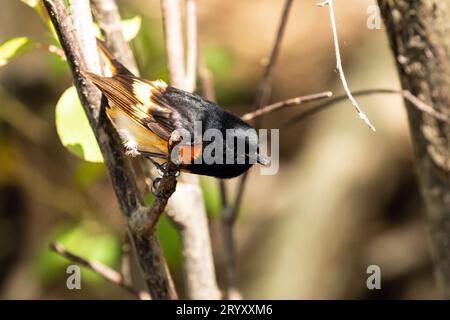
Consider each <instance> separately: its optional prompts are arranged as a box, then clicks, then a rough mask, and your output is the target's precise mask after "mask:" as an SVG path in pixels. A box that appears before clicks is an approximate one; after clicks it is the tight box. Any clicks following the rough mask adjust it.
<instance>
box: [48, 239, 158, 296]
mask: <svg viewBox="0 0 450 320" xmlns="http://www.w3.org/2000/svg"><path fill="white" fill-rule="evenodd" d="M49 247H50V250H52V251H53V252H55V253H57V254H59V255H60V256H63V257H64V258H66V259H67V260H69V261H71V262H74V263H76V264H79V265H81V266H83V267H86V268H88V269H90V270H92V271H94V272H95V273H96V274H98V275H99V276H101V277H102V278H103V279H105V280H106V281H108V282H111V283H112V284H114V285H116V286H119V287H121V288H122V289H125V290H126V291H128V292H129V293H131V294H133V295H134V296H136V297H138V298H139V299H141V300H149V299H150V296H149V294H148V293H147V292H145V291H137V290H136V289H135V288H133V287H132V286H130V285H129V284H128V283H126V282H125V281H124V277H122V275H121V274H120V273H119V272H117V271H116V270H114V269H112V268H110V267H108V266H106V265H104V264H103V263H101V262H99V261H89V260H87V259H85V258H83V257H81V256H79V255H76V254H75V253H72V252H70V251H69V250H67V249H66V248H65V247H64V246H63V245H62V244H60V243H56V242H52V243H50V245H49Z"/></svg>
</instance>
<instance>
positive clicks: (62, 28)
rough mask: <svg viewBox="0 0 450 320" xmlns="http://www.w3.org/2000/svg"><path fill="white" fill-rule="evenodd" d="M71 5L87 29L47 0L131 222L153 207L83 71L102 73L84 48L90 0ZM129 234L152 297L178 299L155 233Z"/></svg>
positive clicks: (89, 32) (59, 5)
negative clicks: (145, 199)
mask: <svg viewBox="0 0 450 320" xmlns="http://www.w3.org/2000/svg"><path fill="white" fill-rule="evenodd" d="M71 4H72V7H73V6H84V8H72V10H71V12H85V13H86V12H88V14H86V15H84V16H77V18H76V19H80V20H79V21H78V22H77V24H79V25H80V24H81V25H83V26H84V27H85V28H82V29H80V30H78V29H74V27H73V25H72V22H71V20H70V18H69V17H68V15H67V11H66V8H65V5H64V1H63V0H44V5H45V7H46V9H47V11H48V14H49V16H50V19H51V21H52V24H53V26H54V28H55V30H56V33H57V35H58V38H59V41H60V43H61V46H62V48H63V50H64V54H65V56H66V58H67V61H68V63H69V67H70V70H71V72H72V75H73V78H74V83H75V86H76V88H77V91H78V95H79V97H80V100H81V103H82V105H83V107H84V109H85V112H86V115H87V117H88V119H89V122H90V124H91V127H92V129H93V131H94V133H95V136H96V138H97V141H98V142H99V146H100V150H101V151H102V154H103V158H104V160H105V165H106V167H107V169H108V172H109V175H110V177H111V181H112V185H113V188H114V191H115V193H116V197H117V200H118V202H119V205H120V208H121V211H122V213H123V215H124V218H125V220H126V221H127V225H128V223H129V222H130V221H131V219H132V218H133V217H135V216H139V215H142V216H145V215H146V214H148V213H149V208H147V207H145V206H144V205H143V200H142V196H141V194H140V192H139V190H138V188H137V185H136V181H135V177H134V172H133V169H132V167H131V164H130V161H129V159H128V158H127V157H125V155H124V154H123V148H122V144H121V142H120V140H119V138H118V136H117V133H116V132H115V130H114V128H113V127H112V126H111V124H110V122H109V121H107V120H106V119H105V117H104V114H102V113H100V112H99V110H100V103H101V99H100V97H101V95H100V92H99V91H98V90H97V89H96V88H95V87H94V86H93V85H92V84H90V83H88V82H87V81H86V79H85V78H84V77H83V76H82V75H81V73H80V71H82V70H88V71H91V72H95V73H100V69H99V68H98V69H90V68H92V64H91V63H90V62H87V61H88V60H90V59H93V58H94V59H98V54H97V52H95V54H94V53H92V55H89V54H87V52H86V51H84V50H85V46H86V44H85V43H84V41H85V39H87V38H89V37H90V38H94V35H93V34H92V32H93V30H94V29H93V25H92V22H91V21H92V20H91V18H90V11H89V2H88V1H87V0H77V1H72V2H71ZM83 18H86V20H84V21H82V20H81V19H83ZM81 30H83V31H84V32H86V34H78V35H77V32H80V31H81ZM89 67H90V68H89ZM128 233H129V235H130V239H131V243H132V245H133V246H134V249H135V252H136V254H137V258H138V262H139V265H140V267H141V271H142V274H143V277H144V279H145V283H146V285H147V288H148V290H149V292H150V294H151V296H152V298H153V299H172V298H176V292H175V290H174V287H173V283H172V280H171V277H170V274H169V273H168V268H167V265H166V262H165V260H164V257H163V255H162V252H161V248H160V245H159V242H158V240H157V239H156V237H155V236H154V234H150V235H148V236H141V235H139V234H137V233H136V232H135V231H134V230H132V229H130V228H129V227H128Z"/></svg>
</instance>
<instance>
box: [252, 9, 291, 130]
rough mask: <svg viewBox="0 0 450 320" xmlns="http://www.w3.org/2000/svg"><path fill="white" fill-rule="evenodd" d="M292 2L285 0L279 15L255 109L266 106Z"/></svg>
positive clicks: (256, 124)
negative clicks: (278, 22)
mask: <svg viewBox="0 0 450 320" xmlns="http://www.w3.org/2000/svg"><path fill="white" fill-rule="evenodd" d="M292 3H293V0H286V1H285V3H284V8H283V13H282V15H281V19H280V24H279V26H278V30H277V33H276V36H275V42H274V44H273V47H272V51H271V53H270V57H269V61H268V62H267V65H266V67H265V69H264V73H263V76H262V79H261V82H260V84H259V87H258V91H257V93H256V98H255V109H259V108H262V107H263V106H264V105H266V104H267V102H268V100H269V95H270V89H271V83H270V80H271V79H272V73H273V70H274V67H275V64H276V62H277V58H278V53H279V52H280V46H281V40H282V39H283V35H284V31H285V30H286V24H287V21H288V16H289V12H290V10H291V7H292ZM259 124H260V122H259V120H258V121H256V123H255V127H259Z"/></svg>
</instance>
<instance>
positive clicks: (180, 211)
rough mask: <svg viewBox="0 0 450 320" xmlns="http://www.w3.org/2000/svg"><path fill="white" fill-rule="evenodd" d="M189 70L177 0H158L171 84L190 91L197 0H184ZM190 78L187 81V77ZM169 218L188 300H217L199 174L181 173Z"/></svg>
mask: <svg viewBox="0 0 450 320" xmlns="http://www.w3.org/2000/svg"><path fill="white" fill-rule="evenodd" d="M185 1H187V2H184V3H186V5H187V6H188V7H187V8H186V9H187V10H186V14H187V17H186V22H187V26H186V32H187V33H188V34H187V36H186V38H187V42H188V43H187V49H188V51H189V52H188V63H187V64H188V70H187V71H186V70H185V68H184V60H183V59H184V52H185V50H184V46H183V35H182V30H183V29H182V23H181V2H180V0H161V6H162V14H163V21H164V35H165V43H166V52H167V53H166V54H167V60H168V67H169V75H170V81H171V84H172V85H173V86H175V87H178V88H181V89H185V90H193V89H194V88H195V79H196V71H197V70H196V60H197V35H196V30H197V27H196V23H197V20H196V19H197V18H196V9H195V6H196V3H195V1H194V0H185ZM188 77H189V78H190V79H191V80H190V81H188V80H187V78H188ZM166 213H167V215H168V217H169V218H170V219H171V220H172V222H173V223H174V224H175V226H176V227H177V229H178V231H179V232H180V236H181V242H182V255H183V262H184V263H183V271H184V280H185V286H186V291H187V295H188V297H189V298H191V299H218V298H220V293H219V289H218V287H217V283H216V276H215V270H214V262H213V256H212V249H211V239H210V236H209V228H208V220H207V218H206V210H205V207H204V199H203V195H202V192H201V189H200V186H199V180H198V177H196V176H193V175H182V176H181V177H180V181H179V183H178V186H177V190H176V192H175V193H174V194H173V196H172V198H171V199H170V201H169V203H168V205H167V211H166Z"/></svg>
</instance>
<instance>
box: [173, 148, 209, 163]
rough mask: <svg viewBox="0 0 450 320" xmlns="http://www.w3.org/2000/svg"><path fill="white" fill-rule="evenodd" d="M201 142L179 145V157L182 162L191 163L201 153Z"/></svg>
mask: <svg viewBox="0 0 450 320" xmlns="http://www.w3.org/2000/svg"><path fill="white" fill-rule="evenodd" d="M202 149H203V146H202V144H201V143H200V144H194V145H187V146H186V145H184V146H180V147H179V159H180V163H182V164H192V163H194V160H195V159H197V158H198V157H199V156H201V154H202Z"/></svg>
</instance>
